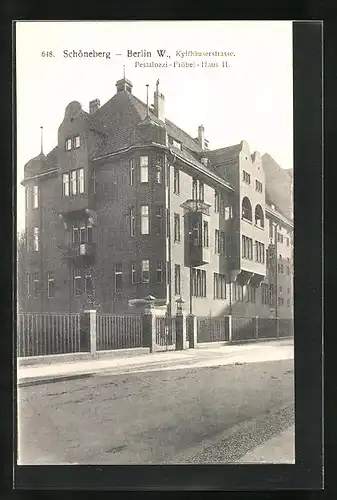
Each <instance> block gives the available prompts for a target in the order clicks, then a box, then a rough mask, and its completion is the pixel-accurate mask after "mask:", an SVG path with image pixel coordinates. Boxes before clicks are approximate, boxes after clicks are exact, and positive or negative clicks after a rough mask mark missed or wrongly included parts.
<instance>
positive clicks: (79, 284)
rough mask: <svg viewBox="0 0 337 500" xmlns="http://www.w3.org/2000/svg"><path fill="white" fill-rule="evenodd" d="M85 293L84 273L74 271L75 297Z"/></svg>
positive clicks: (78, 270)
mask: <svg viewBox="0 0 337 500" xmlns="http://www.w3.org/2000/svg"><path fill="white" fill-rule="evenodd" d="M83 291H84V283H83V278H82V272H81V270H80V269H75V270H74V295H82V293H83Z"/></svg>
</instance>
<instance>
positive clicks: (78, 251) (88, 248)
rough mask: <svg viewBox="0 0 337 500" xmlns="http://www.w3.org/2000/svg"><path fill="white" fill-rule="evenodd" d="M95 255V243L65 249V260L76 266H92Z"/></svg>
mask: <svg viewBox="0 0 337 500" xmlns="http://www.w3.org/2000/svg"><path fill="white" fill-rule="evenodd" d="M95 255H96V245H95V243H78V244H75V245H72V246H69V247H66V248H64V249H63V258H64V259H67V260H70V261H71V262H73V264H74V265H81V264H83V265H85V264H88V265H89V264H92V263H93V262H94V260H95Z"/></svg>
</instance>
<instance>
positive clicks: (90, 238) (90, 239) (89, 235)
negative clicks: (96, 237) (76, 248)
mask: <svg viewBox="0 0 337 500" xmlns="http://www.w3.org/2000/svg"><path fill="white" fill-rule="evenodd" d="M87 243H92V226H91V224H89V225H88V226H87Z"/></svg>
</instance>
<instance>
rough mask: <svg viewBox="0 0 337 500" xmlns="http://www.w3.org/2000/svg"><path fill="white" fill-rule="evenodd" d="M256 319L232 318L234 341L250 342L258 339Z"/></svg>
mask: <svg viewBox="0 0 337 500" xmlns="http://www.w3.org/2000/svg"><path fill="white" fill-rule="evenodd" d="M254 320H255V318H241V317H237V316H233V318H232V340H233V341H240V340H249V339H254V338H256V329H255V321H254Z"/></svg>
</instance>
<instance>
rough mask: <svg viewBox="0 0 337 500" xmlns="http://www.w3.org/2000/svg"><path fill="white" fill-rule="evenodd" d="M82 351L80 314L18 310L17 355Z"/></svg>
mask: <svg viewBox="0 0 337 500" xmlns="http://www.w3.org/2000/svg"><path fill="white" fill-rule="evenodd" d="M80 351H81V343H80V315H79V314H77V313H72V314H56V313H55V314H53V313H19V314H18V317H17V355H18V356H19V357H25V356H43V355H50V354H67V353H74V352H80Z"/></svg>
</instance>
